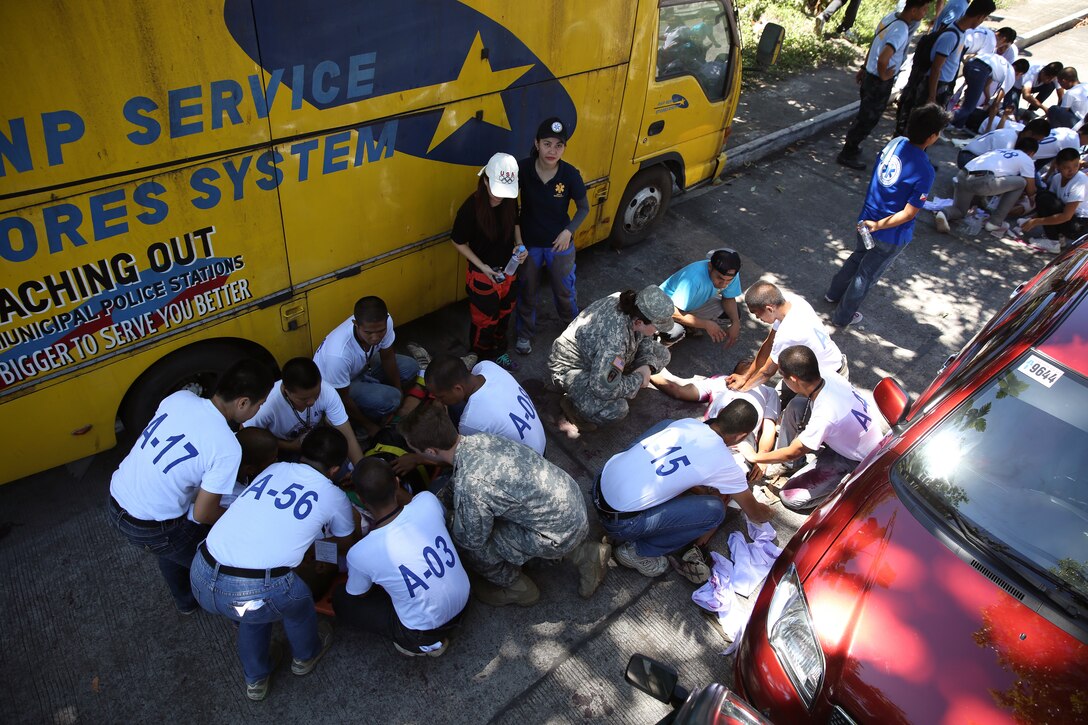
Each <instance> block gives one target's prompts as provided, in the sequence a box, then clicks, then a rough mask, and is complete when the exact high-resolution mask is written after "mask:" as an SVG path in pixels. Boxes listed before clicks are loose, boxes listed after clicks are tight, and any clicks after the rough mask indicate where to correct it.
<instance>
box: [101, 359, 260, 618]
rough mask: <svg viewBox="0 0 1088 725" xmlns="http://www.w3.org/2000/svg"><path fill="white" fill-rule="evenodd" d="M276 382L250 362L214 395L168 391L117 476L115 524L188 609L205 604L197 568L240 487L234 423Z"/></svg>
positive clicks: (113, 483)
mask: <svg viewBox="0 0 1088 725" xmlns="http://www.w3.org/2000/svg"><path fill="white" fill-rule="evenodd" d="M272 381H273V375H272V371H271V370H269V369H268V368H267V367H266V366H265V365H263V364H262V363H260V362H258V361H256V360H242V361H241V362H238V363H236V364H235V365H234V366H232V367H231V368H229V369H228V370H227V371H226V372H224V373H223V375H222V376H221V377H220V378H219V382H218V383H217V384H216V387H215V392H214V393H213V394H212V397H211V399H210V400H208V399H205V398H201V397H199V396H198V395H196V394H195V393H193V392H191V391H189V390H179V391H178V392H176V393H172V394H171V395H169V396H167V397H166V398H164V399H163V401H162V402H161V403H159V407H158V408H157V409H156V410H155V415H154V416H153V417H152V419H151V422H149V423H148V424H147V427H146V428H144V430H143V432H142V433H141V434H140V435H139V436H138V437H137V439H136V442H135V444H134V445H133V446H132V450H131V451H129V453H128V455H127V456H125V459H124V460H123V461H121V465H120V466H118V468H117V470H116V471H114V473H113V478H112V479H111V480H110V501H109V522H110V525H111V526H113V528H115V529H116V530H117V531H119V532H120V533H121V535H122V536H124V537H125V538H126V539H128V541H129V543H130V544H132V545H134V546H138V547H140V548H141V549H145V550H146V551H149V552H151V553H153V554H155V556H156V557H157V558H158V561H159V571H160V572H161V573H162V578H163V579H164V580H165V581H166V585H167V587H169V589H170V593H171V595H173V597H174V606H175V607H177V610H178V611H179V612H181V613H182V614H192V613H193V612H195V611H196V610H197V609H198V605H197V602H196V600H195V599H194V598H193V593H192V591H191V590H190V588H189V566H190V564H191V563H192V561H193V554H195V553H196V547H197V544H199V543H200V542H201V541H202V540H203V539H204V537H205V535H206V534H207V532H208V526H209V525H211V524H214V523H215V522H216V521H218V520H219V517H220V516H222V515H223V512H224V509H223V508H222V507H221V506H220V505H219V502H220V499H221V498H222V496H223V495H225V494H232V493H233V492H234V484H235V481H236V479H237V476H238V468H239V466H240V465H241V462H242V448H241V446H240V445H239V443H238V439H237V438H236V437H235V435H234V431H232V430H231V426H238V425H241V424H242V423H244V422H246V421H247V420H249V419H250V418H251V417H253V415H255V414H256V412H257V410H258V409H259V408H260V407H261V404H262V403H263V402H264V399H265V398H266V397H268V391H269V390H270V389H271V387H272ZM190 505H193V520H192V521H190V520H189V519H188V518H187V513H188V511H189V508H190Z"/></svg>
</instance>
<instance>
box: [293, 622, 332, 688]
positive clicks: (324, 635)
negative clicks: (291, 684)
mask: <svg viewBox="0 0 1088 725" xmlns="http://www.w3.org/2000/svg"><path fill="white" fill-rule="evenodd" d="M317 638H318V639H319V640H320V641H321V651H320V652H318V653H317V654H316V655H314V656H313V657H311V658H310V659H308V660H300V659H298V658H297V657H296V658H294V659H293V660H291V672H292V673H293V674H296V675H298V676H299V677H301V676H302V675H308V674H310V673H311V672H313V671H314V667H316V666H317V661H318V660H320V659H321V658H322V657H324V656H325V653H326V652H328V651H329V647H332V625H331V624H330V623H328V622H324V621H323V622H320V623H318V625H317Z"/></svg>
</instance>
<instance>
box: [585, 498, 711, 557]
mask: <svg viewBox="0 0 1088 725" xmlns="http://www.w3.org/2000/svg"><path fill="white" fill-rule="evenodd" d="M598 514H599V518H600V520H601V526H602V527H603V528H604V530H605V532H606V533H607V534H608V535H609V536H611V537H612V538H613V539H616V540H617V541H630V542H632V543H633V544H634V545H635V551H636V552H638V554H639V556H664V555H665V554H670V553H672V552H674V551H679V550H680V549H683V548H684V547H686V546H687V545H688V544H690V543H691V542H693V541H695V540H696V539H698V538H699V537H700V536H702V535H703V534H705V533H707V532H708V531H713V530H714V529H716V528H718V527H719V526H721V524H722V521H724V520H725V504H723V503H722V500H721V499H720V498H719V497H717V496H677V497H676V498H674V499H672V500H671V501H666V502H665V503H662V504H658V505H657V506H653V507H651V508H648V509H646V510H645V511H642V512H640V513H639V514H637V515H635V516H632V517H631V518H627V519H618V518H616V517H614V516H611V515H609V514H606V513H603V512H601V511H598Z"/></svg>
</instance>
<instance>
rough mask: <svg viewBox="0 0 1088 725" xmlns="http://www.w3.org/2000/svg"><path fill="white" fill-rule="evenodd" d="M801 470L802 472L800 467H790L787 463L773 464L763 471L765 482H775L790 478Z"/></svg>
mask: <svg viewBox="0 0 1088 725" xmlns="http://www.w3.org/2000/svg"><path fill="white" fill-rule="evenodd" d="M799 470H801V469H800V467H799V466H789V465H786V464H785V463H772V464H770V465H769V466H767V467H766V468H764V469H763V480H765V481H774V480H777V479H779V478H789V477H790V476H792V475H793V474H795V473H797V472H798V471H799Z"/></svg>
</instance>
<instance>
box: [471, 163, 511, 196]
mask: <svg viewBox="0 0 1088 725" xmlns="http://www.w3.org/2000/svg"><path fill="white" fill-rule="evenodd" d="M483 174H487V185H488V186H489V187H490V188H491V193H492V194H494V195H495V196H497V197H499V198H500V199H516V198H517V196H518V160H517V159H515V158H514V157H513V156H511V155H510V154H495V155H494V156H492V157H491V160H490V161H488V162H487V166H485V167H483V168H482V169H480V173H479V174H476V175H477V176H481V175H483Z"/></svg>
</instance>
